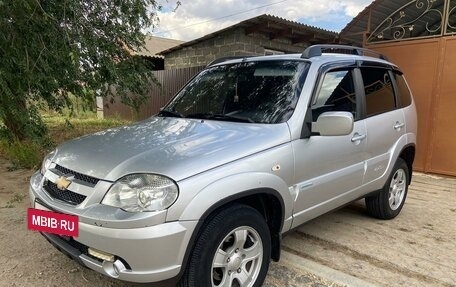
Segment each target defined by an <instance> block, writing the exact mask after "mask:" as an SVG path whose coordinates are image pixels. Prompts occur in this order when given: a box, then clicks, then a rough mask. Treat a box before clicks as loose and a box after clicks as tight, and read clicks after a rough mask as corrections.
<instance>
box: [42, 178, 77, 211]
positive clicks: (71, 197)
mask: <svg viewBox="0 0 456 287" xmlns="http://www.w3.org/2000/svg"><path fill="white" fill-rule="evenodd" d="M44 190H46V192H47V193H49V195H50V196H52V197H53V198H55V199H58V200H62V201H65V202H67V203H69V204H72V205H78V204H80V203H82V202H83V201H84V199H86V196H84V195H82V194H79V193H75V192H72V191H69V190H61V189H59V188H58V187H57V184H55V183H53V182H50V181H49V180H47V181H46V183H45V184H44Z"/></svg>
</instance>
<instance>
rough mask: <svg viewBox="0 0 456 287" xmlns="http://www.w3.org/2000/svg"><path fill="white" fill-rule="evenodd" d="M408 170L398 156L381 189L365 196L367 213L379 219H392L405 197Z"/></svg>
mask: <svg viewBox="0 0 456 287" xmlns="http://www.w3.org/2000/svg"><path fill="white" fill-rule="evenodd" d="M409 182H410V171H409V169H408V166H407V164H406V163H405V161H404V160H403V159H402V158H398V159H397V161H396V164H395V165H394V167H393V170H392V171H391V174H390V176H389V177H388V180H387V182H386V183H385V186H384V187H383V189H382V190H381V191H380V192H379V193H378V194H376V195H374V196H370V197H366V207H367V213H368V214H369V215H370V216H373V217H375V218H379V219H393V218H395V217H396V216H397V215H398V214H399V213H400V212H401V210H402V206H404V202H405V199H406V197H407V191H408V183H409Z"/></svg>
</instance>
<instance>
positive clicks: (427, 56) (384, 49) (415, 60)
mask: <svg viewBox="0 0 456 287" xmlns="http://www.w3.org/2000/svg"><path fill="white" fill-rule="evenodd" d="M368 48H370V49H374V50H377V51H379V52H381V53H383V54H385V55H387V56H388V57H389V59H390V60H391V61H392V62H394V63H395V64H397V65H398V66H400V67H401V68H402V70H403V71H404V73H405V75H406V78H407V80H408V82H409V85H410V87H411V89H412V92H413V95H414V98H415V102H416V105H417V110H418V132H419V134H418V147H417V155H416V158H415V169H416V170H419V171H424V172H432V173H440V174H447V175H453V176H456V38H455V37H451V36H450V37H440V38H433V39H419V40H409V41H401V42H393V43H385V44H374V45H369V46H368Z"/></svg>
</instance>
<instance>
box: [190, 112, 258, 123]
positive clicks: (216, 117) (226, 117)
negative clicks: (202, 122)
mask: <svg viewBox="0 0 456 287" xmlns="http://www.w3.org/2000/svg"><path fill="white" fill-rule="evenodd" d="M187 118H194V119H207V120H220V121H234V122H241V123H255V121H254V120H252V119H251V118H249V117H241V116H234V115H227V114H213V113H197V114H190V115H188V116H187Z"/></svg>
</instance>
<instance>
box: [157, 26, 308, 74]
mask: <svg viewBox="0 0 456 287" xmlns="http://www.w3.org/2000/svg"><path fill="white" fill-rule="evenodd" d="M308 46H309V43H306V42H302V43H296V44H293V43H291V40H289V39H284V38H277V39H273V40H270V39H269V37H268V36H267V35H264V34H260V33H252V34H249V35H245V31H244V29H243V28H237V29H233V30H229V31H226V32H224V33H222V34H219V35H218V36H216V37H214V38H211V39H207V40H204V41H202V42H200V43H196V44H194V45H192V46H189V47H184V48H182V49H180V50H177V51H173V52H171V53H168V54H166V55H165V69H166V70H168V69H176V68H186V67H195V66H202V65H207V64H209V63H210V62H211V61H213V60H215V59H217V58H221V57H227V56H243V55H264V49H271V50H276V51H282V52H285V53H301V52H302V51H304V49H305V48H306V47H308Z"/></svg>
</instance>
